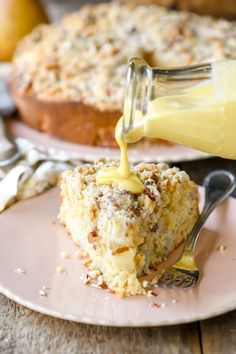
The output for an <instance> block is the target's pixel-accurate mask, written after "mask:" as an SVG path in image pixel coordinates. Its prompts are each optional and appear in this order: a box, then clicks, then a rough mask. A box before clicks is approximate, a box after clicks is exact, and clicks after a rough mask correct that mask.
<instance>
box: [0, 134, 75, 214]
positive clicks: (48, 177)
mask: <svg viewBox="0 0 236 354" xmlns="http://www.w3.org/2000/svg"><path fill="white" fill-rule="evenodd" d="M16 144H17V146H18V148H19V151H20V152H21V159H20V160H19V161H18V162H17V164H16V165H14V166H11V167H9V168H7V169H5V168H4V169H0V213H1V212H2V211H3V210H4V209H5V208H7V207H8V206H10V205H11V204H13V203H15V202H17V201H19V200H22V199H28V198H31V197H34V196H36V195H38V194H40V193H42V192H43V191H45V190H46V189H48V188H50V187H53V186H55V185H56V184H57V182H58V180H59V176H60V174H61V173H62V172H63V171H64V170H66V169H71V168H73V167H75V166H76V165H78V164H79V163H80V162H79V161H75V160H71V159H70V157H69V156H68V155H67V154H66V153H64V152H62V151H58V150H55V149H45V148H43V147H37V146H35V145H34V144H33V143H31V142H30V141H28V140H26V139H22V138H17V139H16Z"/></svg>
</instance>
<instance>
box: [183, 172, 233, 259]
mask: <svg viewBox="0 0 236 354" xmlns="http://www.w3.org/2000/svg"><path fill="white" fill-rule="evenodd" d="M203 185H204V187H205V204H204V208H203V210H202V213H201V215H200V217H199V219H198V221H197V222H196V224H195V226H194V227H193V229H192V231H191V233H190V235H189V237H188V239H187V242H186V245H185V248H184V252H193V251H194V249H195V246H196V243H197V240H198V237H199V234H200V231H201V229H202V226H203V225H204V223H205V221H206V220H207V218H208V217H209V215H210V214H211V213H212V211H213V210H214V209H215V208H216V207H217V206H218V205H219V204H221V203H222V202H223V201H224V200H225V199H226V198H228V197H229V196H230V194H231V193H232V192H233V191H234V189H235V187H236V180H235V177H234V175H233V174H232V173H230V172H228V171H224V170H219V171H214V172H212V173H210V174H209V175H207V177H206V178H205V179H204V182H203Z"/></svg>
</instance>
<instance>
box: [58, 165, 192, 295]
mask: <svg viewBox="0 0 236 354" xmlns="http://www.w3.org/2000/svg"><path fill="white" fill-rule="evenodd" d="M114 165H118V163H115V162H107V161H105V160H99V161H97V162H96V163H95V164H93V165H84V166H79V167H77V168H76V169H75V170H74V171H66V172H64V173H63V175H62V178H61V183H60V188H61V200H62V201H61V207H60V214H59V219H60V222H61V223H62V224H63V225H64V226H65V227H66V229H67V231H68V233H69V234H70V235H71V236H72V238H73V240H74V242H75V243H76V244H77V245H79V246H80V248H81V249H82V251H83V252H85V255H86V257H87V262H86V263H89V264H90V266H89V268H90V270H91V271H92V272H94V271H95V272H96V271H98V272H99V274H101V275H100V278H101V279H102V280H101V279H100V284H101V285H102V287H103V288H106V287H107V288H109V289H110V290H111V291H113V292H115V293H116V294H117V295H119V296H128V295H135V294H144V293H145V290H144V288H143V286H142V283H141V282H140V281H139V277H140V276H141V275H143V274H147V273H148V272H149V269H150V267H152V266H155V265H157V264H158V263H160V262H162V261H163V260H164V259H166V257H167V256H168V255H169V254H170V253H171V252H172V251H173V250H174V249H175V248H176V247H177V246H178V245H179V244H180V243H181V242H183V241H184V240H185V239H186V237H187V235H188V234H189V232H190V231H191V230H192V228H193V226H194V224H195V222H196V220H197V218H198V215H199V212H198V198H199V197H198V188H197V186H196V185H195V183H193V182H192V181H190V179H189V177H188V175H187V174H186V173H185V172H184V171H180V170H179V169H177V168H169V167H168V165H166V164H163V163H161V164H145V163H140V164H138V165H133V166H132V170H133V172H134V173H135V174H136V175H137V176H138V177H139V178H140V180H141V181H142V183H143V184H144V187H145V188H144V192H142V193H139V194H132V193H130V192H127V191H126V190H124V189H122V188H119V187H117V186H116V185H115V184H113V185H111V186H109V185H101V184H98V183H97V182H96V176H97V173H98V172H99V171H100V170H101V169H102V168H104V166H114ZM85 280H87V278H85Z"/></svg>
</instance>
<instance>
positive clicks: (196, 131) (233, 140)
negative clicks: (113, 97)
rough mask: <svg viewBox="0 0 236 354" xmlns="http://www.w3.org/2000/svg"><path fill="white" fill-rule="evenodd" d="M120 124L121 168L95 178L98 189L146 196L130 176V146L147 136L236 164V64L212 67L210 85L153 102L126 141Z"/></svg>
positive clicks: (136, 120) (137, 114) (136, 116)
mask: <svg viewBox="0 0 236 354" xmlns="http://www.w3.org/2000/svg"><path fill="white" fill-rule="evenodd" d="M124 111H126V107H125V109H124ZM127 111H129V109H127ZM122 123H123V118H122V117H121V118H120V120H119V122H118V124H117V127H116V140H117V143H118V144H119V146H120V149H121V161H120V166H119V167H118V168H106V169H104V170H102V171H101V172H100V173H99V174H98V177H97V182H98V183H103V184H110V185H111V184H112V183H114V184H116V185H118V186H120V187H123V188H125V189H126V190H128V191H130V192H132V193H141V192H142V191H143V188H144V187H143V185H142V183H141V182H140V180H139V179H138V177H137V176H135V175H134V174H132V173H131V171H130V167H129V163H128V157H127V143H133V142H135V141H138V140H140V139H141V138H142V137H144V136H145V137H152V138H153V137H156V138H162V139H166V140H170V141H174V142H176V143H181V144H184V145H186V146H189V147H192V148H195V149H198V150H201V151H205V152H207V153H209V154H212V155H216V156H220V157H223V158H229V159H236V61H234V60H230V61H222V62H216V63H213V64H212V76H211V78H210V79H209V80H205V81H203V82H201V83H200V84H196V85H193V86H191V87H189V88H186V89H185V90H183V91H182V92H181V94H179V95H178V94H177V95H170V96H162V97H158V98H155V99H154V100H150V101H149V103H148V109H147V113H146V114H145V115H142V114H140V112H139V111H137V112H136V111H135V113H134V117H133V124H132V129H130V131H129V132H128V133H126V134H125V135H124V134H122Z"/></svg>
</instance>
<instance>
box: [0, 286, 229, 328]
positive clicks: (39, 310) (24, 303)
mask: <svg viewBox="0 0 236 354" xmlns="http://www.w3.org/2000/svg"><path fill="white" fill-rule="evenodd" d="M0 293H1V294H3V295H4V296H6V297H7V298H9V299H10V300H12V301H14V302H16V303H17V304H19V305H21V306H24V307H26V308H28V309H30V310H32V311H35V312H37V313H41V314H43V315H47V316H51V317H53V318H57V319H63V320H67V321H73V322H76V323H83V324H88V325H93V326H106V327H119V328H121V327H124V328H131V327H133V328H142V327H164V326H165V327H166V326H175V325H181V324H186V323H193V322H197V321H203V320H207V319H210V318H213V317H216V316H220V315H223V314H226V313H228V312H231V311H233V310H235V309H236V300H235V303H234V302H233V303H231V304H230V305H229V306H227V308H226V307H221V308H220V309H219V310H218V311H215V312H214V313H211V314H210V315H207V314H206V315H204V314H202V315H201V314H200V315H199V316H194V317H192V318H191V319H187V318H182V319H180V320H174V321H168V320H166V321H160V322H158V323H157V324H154V323H151V322H145V323H142V324H137V323H132V322H125V323H122V324H119V323H116V322H111V321H105V320H99V321H96V322H94V321H93V320H92V319H90V318H88V317H86V318H85V317H83V318H81V319H78V317H75V316H73V315H69V314H65V315H62V314H60V313H59V312H57V311H55V310H48V311H47V310H45V308H44V307H43V306H40V305H38V306H36V305H35V306H34V305H33V304H32V303H31V302H29V301H25V300H23V299H22V298H21V297H20V296H19V297H18V296H14V295H12V293H11V291H10V290H8V289H4V288H3V287H2V285H1V284H0ZM140 296H141V295H140Z"/></svg>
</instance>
